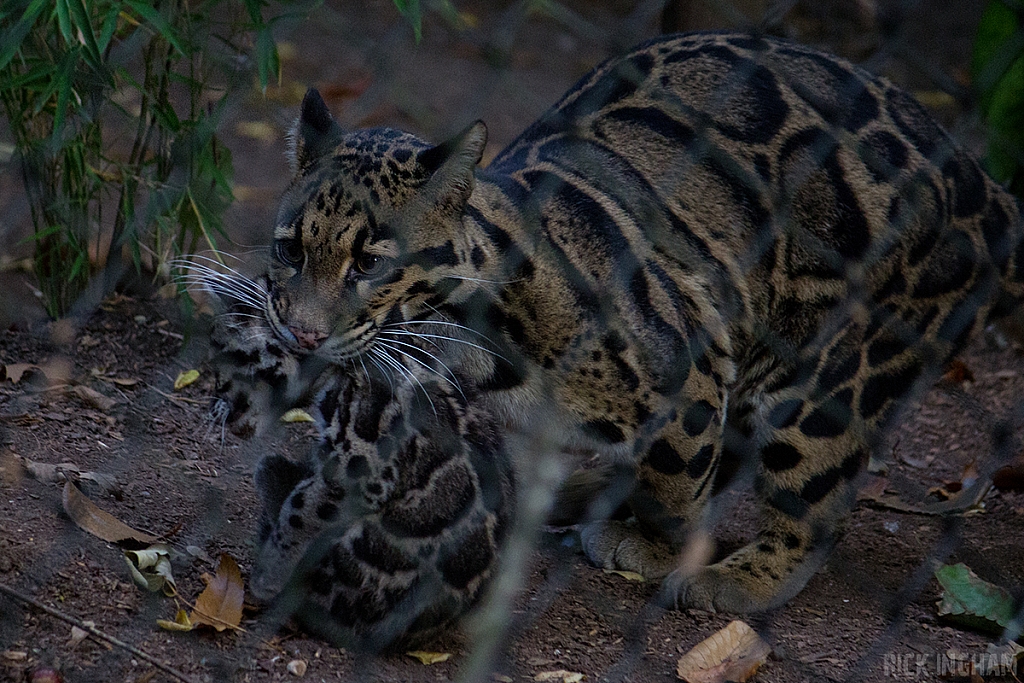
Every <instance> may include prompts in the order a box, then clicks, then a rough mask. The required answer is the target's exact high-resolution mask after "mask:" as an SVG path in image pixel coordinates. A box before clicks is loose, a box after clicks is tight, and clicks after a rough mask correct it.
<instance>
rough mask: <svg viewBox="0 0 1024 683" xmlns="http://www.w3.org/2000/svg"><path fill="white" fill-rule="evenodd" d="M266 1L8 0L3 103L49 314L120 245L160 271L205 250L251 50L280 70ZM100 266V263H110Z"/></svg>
mask: <svg viewBox="0 0 1024 683" xmlns="http://www.w3.org/2000/svg"><path fill="white" fill-rule="evenodd" d="M265 4H266V3H265V2H264V0H235V1H234V2H232V1H231V0H191V1H189V0H161V1H158V2H152V1H151V0H56V1H55V2H53V1H50V0H5V1H4V2H3V3H2V5H0V103H2V106H3V110H4V112H5V113H6V116H7V120H8V123H9V127H10V131H11V134H12V135H13V137H14V146H15V150H16V156H17V159H18V161H19V162H20V168H21V173H22V180H23V182H24V185H25V190H26V192H27V195H28V199H29V204H30V207H31V214H32V223H33V235H32V239H33V241H34V243H35V255H34V264H35V272H36V275H37V277H38V280H39V286H40V289H41V290H42V292H43V295H44V303H45V305H46V309H47V311H48V312H49V313H50V314H51V315H53V316H60V315H63V314H65V313H67V312H68V311H69V310H70V309H71V307H72V305H73V304H74V303H75V301H77V300H78V298H79V296H80V295H81V294H82V292H83V291H84V290H85V289H86V287H88V286H89V283H90V281H91V279H92V278H93V276H94V275H96V273H97V272H99V271H100V270H101V269H103V270H104V272H105V275H106V277H105V278H104V280H103V281H102V282H100V284H102V285H103V288H104V291H105V290H106V289H108V288H109V287H111V286H112V285H113V284H114V282H113V280H115V279H116V278H117V277H118V275H119V272H120V268H119V267H118V266H119V265H120V264H121V254H122V250H123V251H125V252H126V253H127V254H129V255H130V256H131V259H132V260H133V261H134V264H135V266H136V268H141V267H142V266H143V265H146V266H148V267H151V268H153V269H155V270H159V269H161V268H162V267H163V266H164V264H165V263H166V262H167V260H168V259H169V258H170V257H173V256H175V255H178V254H181V253H184V252H191V251H194V250H195V249H196V247H197V246H199V244H200V243H201V242H206V243H208V244H209V245H210V246H213V245H214V240H215V238H216V236H217V235H218V234H219V233H220V232H221V228H222V223H221V217H222V215H223V212H224V210H225V209H226V208H227V207H228V206H229V204H230V203H231V200H232V195H231V188H230V179H231V174H232V167H231V155H230V153H229V152H228V150H227V149H226V148H225V147H224V146H223V145H222V144H220V142H219V141H218V139H217V135H216V131H217V128H218V124H219V122H220V119H221V117H222V114H223V112H224V105H225V103H226V101H227V98H228V96H229V95H230V93H231V92H232V89H233V88H234V87H236V85H237V84H238V83H240V82H242V81H243V80H244V79H240V78H239V76H240V75H244V71H240V69H239V66H240V65H243V64H244V59H242V58H243V57H244V56H245V55H246V54H247V52H248V50H247V48H246V47H245V45H244V42H243V41H244V40H247V39H248V40H251V41H252V44H253V45H254V47H255V49H254V52H255V71H256V72H257V73H258V77H259V82H260V84H261V86H263V87H264V88H265V87H266V84H267V82H268V81H269V80H270V79H271V78H274V77H276V76H277V75H278V70H279V61H278V56H277V52H276V47H275V44H274V41H273V38H272V35H271V28H272V24H273V22H274V21H277V20H278V19H280V18H283V16H287V15H281V16H278V17H275V18H274V19H272V20H270V21H267V20H265V19H264V17H263V8H264V5H265ZM108 266H109V267H108Z"/></svg>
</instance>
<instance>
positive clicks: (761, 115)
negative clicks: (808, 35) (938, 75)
mask: <svg viewBox="0 0 1024 683" xmlns="http://www.w3.org/2000/svg"><path fill="white" fill-rule="evenodd" d="M485 138H486V130H485V128H484V126H483V124H482V123H479V122H478V123H476V124H474V125H472V126H470V127H469V128H467V129H466V130H465V131H464V132H463V133H462V134H460V135H459V136H457V137H455V138H454V139H452V140H450V141H449V142H446V143H444V144H442V145H439V146H434V147H432V146H430V145H428V144H426V143H424V142H422V141H420V140H419V139H417V138H415V137H413V136H411V135H409V134H406V133H401V132H398V131H394V130H390V129H373V130H364V131H356V132H350V133H345V132H344V131H342V130H341V129H340V127H339V126H338V125H337V124H336V123H335V122H334V121H333V120H332V119H331V116H330V114H329V112H328V110H327V108H326V106H325V105H324V103H323V101H322V100H321V99H320V97H319V95H317V94H316V92H315V91H310V93H309V94H308V95H307V97H306V99H305V101H304V102H303V107H302V115H301V117H300V119H299V122H298V124H297V127H296V131H295V135H294V149H293V160H294V171H295V177H294V180H293V181H292V183H291V185H290V187H289V189H288V190H287V192H286V194H285V196H284V199H283V201H282V205H281V209H280V213H279V216H278V221H277V226H276V228H275V234H274V244H273V254H274V256H273V258H272V260H271V262H270V268H269V279H268V283H269V284H268V296H267V297H266V298H265V299H264V300H263V301H261V302H260V303H261V305H262V306H263V309H262V314H263V315H264V317H265V319H266V320H267V324H268V325H269V327H270V329H271V330H272V331H273V335H274V337H275V340H276V341H275V343H276V344H280V345H281V346H282V347H284V348H286V349H287V350H288V352H289V353H291V354H293V355H294V356H295V357H300V358H316V359H319V361H320V362H322V363H324V364H326V365H327V366H328V367H331V368H341V369H340V370H334V372H337V373H341V374H344V373H345V372H349V371H347V370H345V368H351V367H352V366H353V364H356V363H358V362H360V361H362V362H368V361H374V362H380V363H382V364H384V365H386V364H387V361H384V360H383V356H385V355H387V356H389V357H391V358H398V359H399V363H400V364H401V365H402V366H403V367H404V368H406V369H409V368H411V367H414V366H416V363H417V362H428V361H427V355H421V354H420V353H419V352H411V356H412V357H400V354H398V353H397V352H396V349H398V350H400V349H401V348H402V347H400V346H397V343H398V341H402V342H406V343H415V344H416V345H417V346H418V348H420V349H422V350H423V351H424V352H427V353H428V355H429V358H431V359H434V360H436V361H438V362H440V363H441V365H439V366H436V367H437V371H438V373H439V375H445V376H447V374H448V373H454V374H456V375H458V384H459V386H460V387H461V388H462V389H463V390H468V391H470V392H471V393H472V395H473V398H472V400H471V401H470V403H469V404H467V406H466V408H467V409H469V408H472V409H473V410H477V411H479V412H480V414H481V415H487V416H489V417H488V419H491V420H495V421H496V423H498V424H500V425H501V429H502V430H503V432H504V433H505V434H506V435H508V434H522V433H524V432H529V431H531V430H535V429H537V428H538V425H542V426H544V427H545V428H546V429H548V430H549V432H550V433H552V434H555V435H557V436H556V437H554V438H552V439H550V441H551V443H547V442H546V441H545V442H544V443H545V444H546V445H545V448H546V449H547V450H546V452H545V453H542V454H541V455H547V456H550V457H552V458H562V457H563V456H561V455H560V453H561V452H562V451H563V450H569V449H575V450H579V449H581V448H582V449H588V450H592V451H594V452H595V453H596V454H597V455H598V461H599V462H601V463H603V464H604V467H606V468H607V469H608V470H609V471H611V470H615V471H617V472H626V473H627V477H628V485H627V486H626V487H625V489H626V491H627V494H626V495H625V496H624V499H623V500H622V501H621V502H623V503H624V504H625V506H626V509H627V510H628V513H629V514H630V515H631V518H630V519H626V520H617V519H616V520H606V519H591V520H590V521H589V522H588V523H587V524H586V525H584V527H583V530H582V539H583V545H584V549H585V551H586V553H587V555H588V556H589V557H590V558H591V560H593V561H594V562H595V563H596V564H598V565H599V566H603V567H608V568H617V569H627V570H632V571H637V572H640V573H642V574H644V575H645V576H648V577H650V578H661V577H666V576H667V577H668V580H667V581H666V582H665V592H666V597H667V599H668V600H669V602H671V603H672V604H674V605H676V606H678V607H689V606H692V607H700V608H703V609H717V610H726V611H739V612H743V611H751V610H760V609H765V608H768V607H770V606H773V605H777V604H779V603H780V602H782V601H785V600H786V599H788V598H789V597H790V596H792V595H794V594H795V593H796V592H798V591H799V590H800V589H801V588H802V587H803V585H804V584H805V582H806V581H807V579H808V578H809V576H810V575H811V574H812V573H813V571H814V570H815V569H816V567H817V566H818V564H819V563H820V562H821V560H822V559H823V558H824V556H825V553H826V552H827V550H828V548H829V546H830V545H831V543H832V541H833V540H834V538H835V534H836V529H837V527H838V525H839V522H840V521H841V520H842V518H843V517H844V515H845V514H846V513H847V512H848V510H849V508H850V505H851V503H852V498H853V492H854V480H855V478H856V476H857V475H858V473H859V472H860V471H861V469H862V467H863V464H864V462H865V460H866V458H867V456H868V454H869V452H870V451H871V449H872V448H873V447H874V446H875V445H876V444H877V443H878V442H879V440H880V438H881V437H882V435H883V434H884V432H885V430H886V429H887V428H889V427H890V426H891V425H893V424H894V421H895V419H896V417H897V416H898V413H899V412H900V409H901V408H902V407H903V406H905V405H906V404H907V402H908V401H909V400H910V399H912V398H913V397H914V395H915V394H916V393H917V392H918V391H919V390H920V388H921V387H923V386H926V385H927V384H928V382H929V381H930V380H931V379H932V378H934V377H935V376H936V374H937V372H938V370H939V368H940V367H941V365H942V363H943V362H944V361H945V360H947V359H948V358H950V357H951V356H952V355H953V354H955V353H956V352H957V351H958V350H960V349H961V348H962V347H963V345H964V344H965V342H966V340H967V339H968V338H969V336H970V335H971V333H972V332H974V331H975V330H977V329H978V328H979V327H980V326H981V325H983V324H984V322H985V321H986V320H987V319H989V318H990V317H992V316H994V315H998V314H1001V313H1003V312H1006V311H1007V310H1009V309H1010V308H1012V307H1013V306H1015V305H1016V303H1017V302H1018V301H1019V300H1020V298H1021V295H1022V292H1024V287H1022V279H1024V274H1022V272H1021V269H1020V263H1021V261H1022V258H1024V251H1022V249H1024V247H1022V246H1021V207H1020V205H1019V203H1018V202H1017V201H1016V200H1015V199H1014V198H1012V197H1011V196H1010V195H1009V194H1008V193H1007V192H1006V191H1004V189H1003V188H1001V187H1000V186H999V185H997V184H996V183H994V182H993V181H991V180H990V179H989V178H988V177H987V176H986V175H985V173H984V172H983V171H982V170H981V168H980V167H979V165H978V163H977V162H976V161H975V160H973V159H972V158H971V157H970V156H969V155H968V154H966V153H965V152H964V151H963V150H962V149H960V148H959V147H958V146H957V145H956V144H955V142H954V141H953V140H952V139H951V138H950V137H949V135H948V134H947V133H946V132H945V131H943V130H942V128H941V127H940V126H939V125H938V124H936V123H935V122H934V120H933V119H932V118H931V117H930V116H929V115H928V114H927V113H926V112H925V111H924V109H923V108H922V107H921V106H920V105H919V104H918V103H917V102H915V101H914V100H913V99H912V98H911V97H910V96H908V95H907V94H906V93H905V92H903V91H902V90H900V89H898V88H896V87H895V86H893V85H892V84H891V83H889V82H887V81H885V80H884V79H881V78H877V77H874V76H872V75H870V74H868V73H867V72H865V71H863V70H861V69H859V68H857V67H854V66H852V65H851V64H849V63H847V62H845V61H842V60H839V59H837V58H835V57H832V56H829V55H826V54H824V53H821V52H819V51H816V50H813V49H810V48H806V47H802V46H799V45H794V44H790V43H786V42H782V41H778V40H775V39H771V38H765V37H754V36H749V35H742V34H701V35H682V36H675V37H667V38H659V39H656V40H654V41H651V42H648V43H646V44H644V45H641V46H639V47H638V48H636V49H634V50H633V51H631V52H630V53H628V54H626V55H624V56H622V57H618V58H615V59H611V60H609V61H607V62H605V63H604V64H602V65H601V66H599V67H597V68H596V69H595V70H594V71H593V72H591V73H590V74H588V75H587V76H585V77H584V78H583V79H582V80H581V81H580V82H579V83H578V84H577V85H576V86H575V87H573V88H572V90H570V91H569V93H568V94H566V95H565V96H564V97H563V98H562V100H561V101H560V102H558V103H557V104H556V105H555V106H554V107H553V108H552V109H551V110H550V111H549V112H548V113H546V114H545V115H544V116H543V117H542V118H541V119H540V120H538V121H537V122H536V123H534V124H533V125H531V126H530V127H529V128H528V129H527V130H526V131H525V132H524V133H523V134H522V135H520V136H519V137H518V138H517V139H516V140H515V141H514V142H513V143H512V144H511V145H509V146H508V148H506V149H505V150H504V151H502V152H501V153H500V154H498V156H497V157H496V158H495V159H494V161H493V162H491V164H490V165H489V166H488V167H487V168H486V169H481V168H478V167H477V164H478V162H479V160H480V157H481V153H482V150H483V146H484V142H485ZM417 335H418V336H417ZM429 362H430V363H433V361H429ZM358 374H359V373H358V372H354V373H351V372H349V375H348V376H349V380H348V381H352V380H351V377H356V376H358ZM395 374H397V373H395ZM413 393H415V392H413ZM396 400H399V401H400V400H402V399H400V398H399V396H398V395H396ZM453 426H454V425H453ZM368 447H369V444H368ZM548 451H549V452H548ZM515 455H516V457H517V458H518V457H527V455H536V454H534V453H531V454H515ZM736 472H749V473H750V474H751V475H752V477H753V481H754V488H755V490H756V492H757V496H758V500H759V507H760V511H761V519H762V523H761V527H760V529H759V531H758V536H757V539H756V540H755V541H754V542H753V543H751V544H750V545H748V546H746V547H744V548H741V549H740V550H738V551H736V552H735V553H733V554H732V555H730V556H728V557H727V558H725V559H724V560H722V561H720V562H718V563H716V564H712V565H710V566H707V567H704V568H703V569H700V570H698V571H695V572H694V571H685V572H684V570H683V569H680V568H679V565H678V564H677V562H678V560H677V558H676V556H677V553H678V551H679V549H680V548H681V547H682V546H683V544H684V543H685V541H686V540H687V538H688V537H689V536H690V535H691V534H692V533H694V532H695V531H697V530H700V529H702V528H703V527H704V526H705V524H706V522H707V516H706V515H707V510H708V501H709V500H710V497H711V495H712V491H713V489H716V487H721V486H722V485H724V484H725V483H728V481H729V477H730V475H732V474H734V473H736ZM573 477H577V479H574V478H573ZM583 479H585V477H584V475H582V474H576V475H570V478H569V485H567V486H566V488H565V490H566V491H573V492H575V493H576V494H577V495H580V496H582V497H583V498H584V501H583V503H581V502H580V501H579V500H576V501H565V500H563V501H562V502H563V503H565V506H564V507H559V508H558V509H559V510H564V509H573V510H575V511H576V512H577V513H579V512H582V511H583V510H586V509H587V505H586V504H585V503H587V502H588V501H590V500H597V501H599V502H600V498H601V496H600V493H601V492H602V490H604V489H609V490H611V489H616V490H618V489H621V488H622V487H621V486H620V487H616V486H611V485H610V483H609V482H610V479H608V478H602V477H592V478H591V479H592V483H594V485H592V486H573V485H572V483H573V482H574V481H577V482H578V481H582V480H583ZM617 502H619V501H612V502H611V503H609V502H608V501H604V505H603V509H606V510H612V509H615V507H616V503H617ZM596 509H598V508H597V507H594V506H591V508H590V510H591V515H592V516H593V514H594V510H596ZM556 513H557V510H556ZM571 516H572V515H570V517H571ZM563 517H564V516H559V519H563ZM563 521H573V520H572V519H564V520H563Z"/></svg>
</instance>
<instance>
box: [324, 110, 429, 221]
mask: <svg viewBox="0 0 1024 683" xmlns="http://www.w3.org/2000/svg"><path fill="white" fill-rule="evenodd" d="M428 148H429V145H428V144H427V143H425V142H423V141H422V140H420V139H419V138H417V137H416V136H414V135H411V134H410V133H404V132H402V131H398V130H394V129H390V128H374V129H370V130H365V131H358V132H355V133H350V134H349V135H347V136H345V138H344V140H343V142H342V144H340V145H339V146H338V147H337V148H335V150H334V152H333V153H331V154H330V155H328V156H326V157H325V158H324V159H322V160H321V161H320V162H319V163H318V164H317V165H316V166H315V167H314V168H315V171H314V174H315V175H316V176H317V178H316V180H315V181H314V182H313V183H312V185H313V186H314V187H312V188H310V189H313V190H314V192H317V191H318V192H324V191H325V190H326V191H327V192H328V193H329V194H337V193H338V192H339V191H340V192H343V193H344V192H351V193H352V194H353V195H354V196H356V197H359V198H360V199H364V200H368V201H369V202H370V204H371V205H374V206H376V205H379V204H381V203H385V202H386V203H388V204H392V205H394V204H399V203H401V202H402V201H403V200H404V199H406V198H407V197H408V196H409V195H410V194H411V193H412V192H413V191H415V190H416V188H418V187H419V186H420V185H422V184H423V182H424V181H426V179H427V177H428V176H427V173H426V171H424V170H423V168H422V167H421V166H420V165H419V164H418V163H417V154H418V153H419V152H420V151H422V150H424V149H428ZM314 192H310V193H309V194H310V196H313V195H314Z"/></svg>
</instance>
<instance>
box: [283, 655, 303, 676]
mask: <svg viewBox="0 0 1024 683" xmlns="http://www.w3.org/2000/svg"><path fill="white" fill-rule="evenodd" d="M287 668H288V673H290V674H291V675H292V676H295V677H296V678H302V677H303V676H305V675H306V663H305V662H304V661H302V660H301V659H293V660H292V661H290V662H288V667H287Z"/></svg>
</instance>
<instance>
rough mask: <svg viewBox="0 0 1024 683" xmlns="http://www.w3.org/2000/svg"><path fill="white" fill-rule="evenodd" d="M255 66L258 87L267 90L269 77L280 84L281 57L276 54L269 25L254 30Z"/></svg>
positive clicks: (275, 46) (275, 45)
mask: <svg viewBox="0 0 1024 683" xmlns="http://www.w3.org/2000/svg"><path fill="white" fill-rule="evenodd" d="M256 66H257V70H258V73H259V79H260V88H262V89H263V91H264V92H266V90H267V83H268V82H269V81H270V79H271V77H273V78H274V80H276V81H277V83H278V85H280V84H281V59H280V57H279V56H278V54H277V44H276V43H274V36H273V35H271V33H270V28H269V27H263V28H261V29H259V30H258V31H257V32H256Z"/></svg>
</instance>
